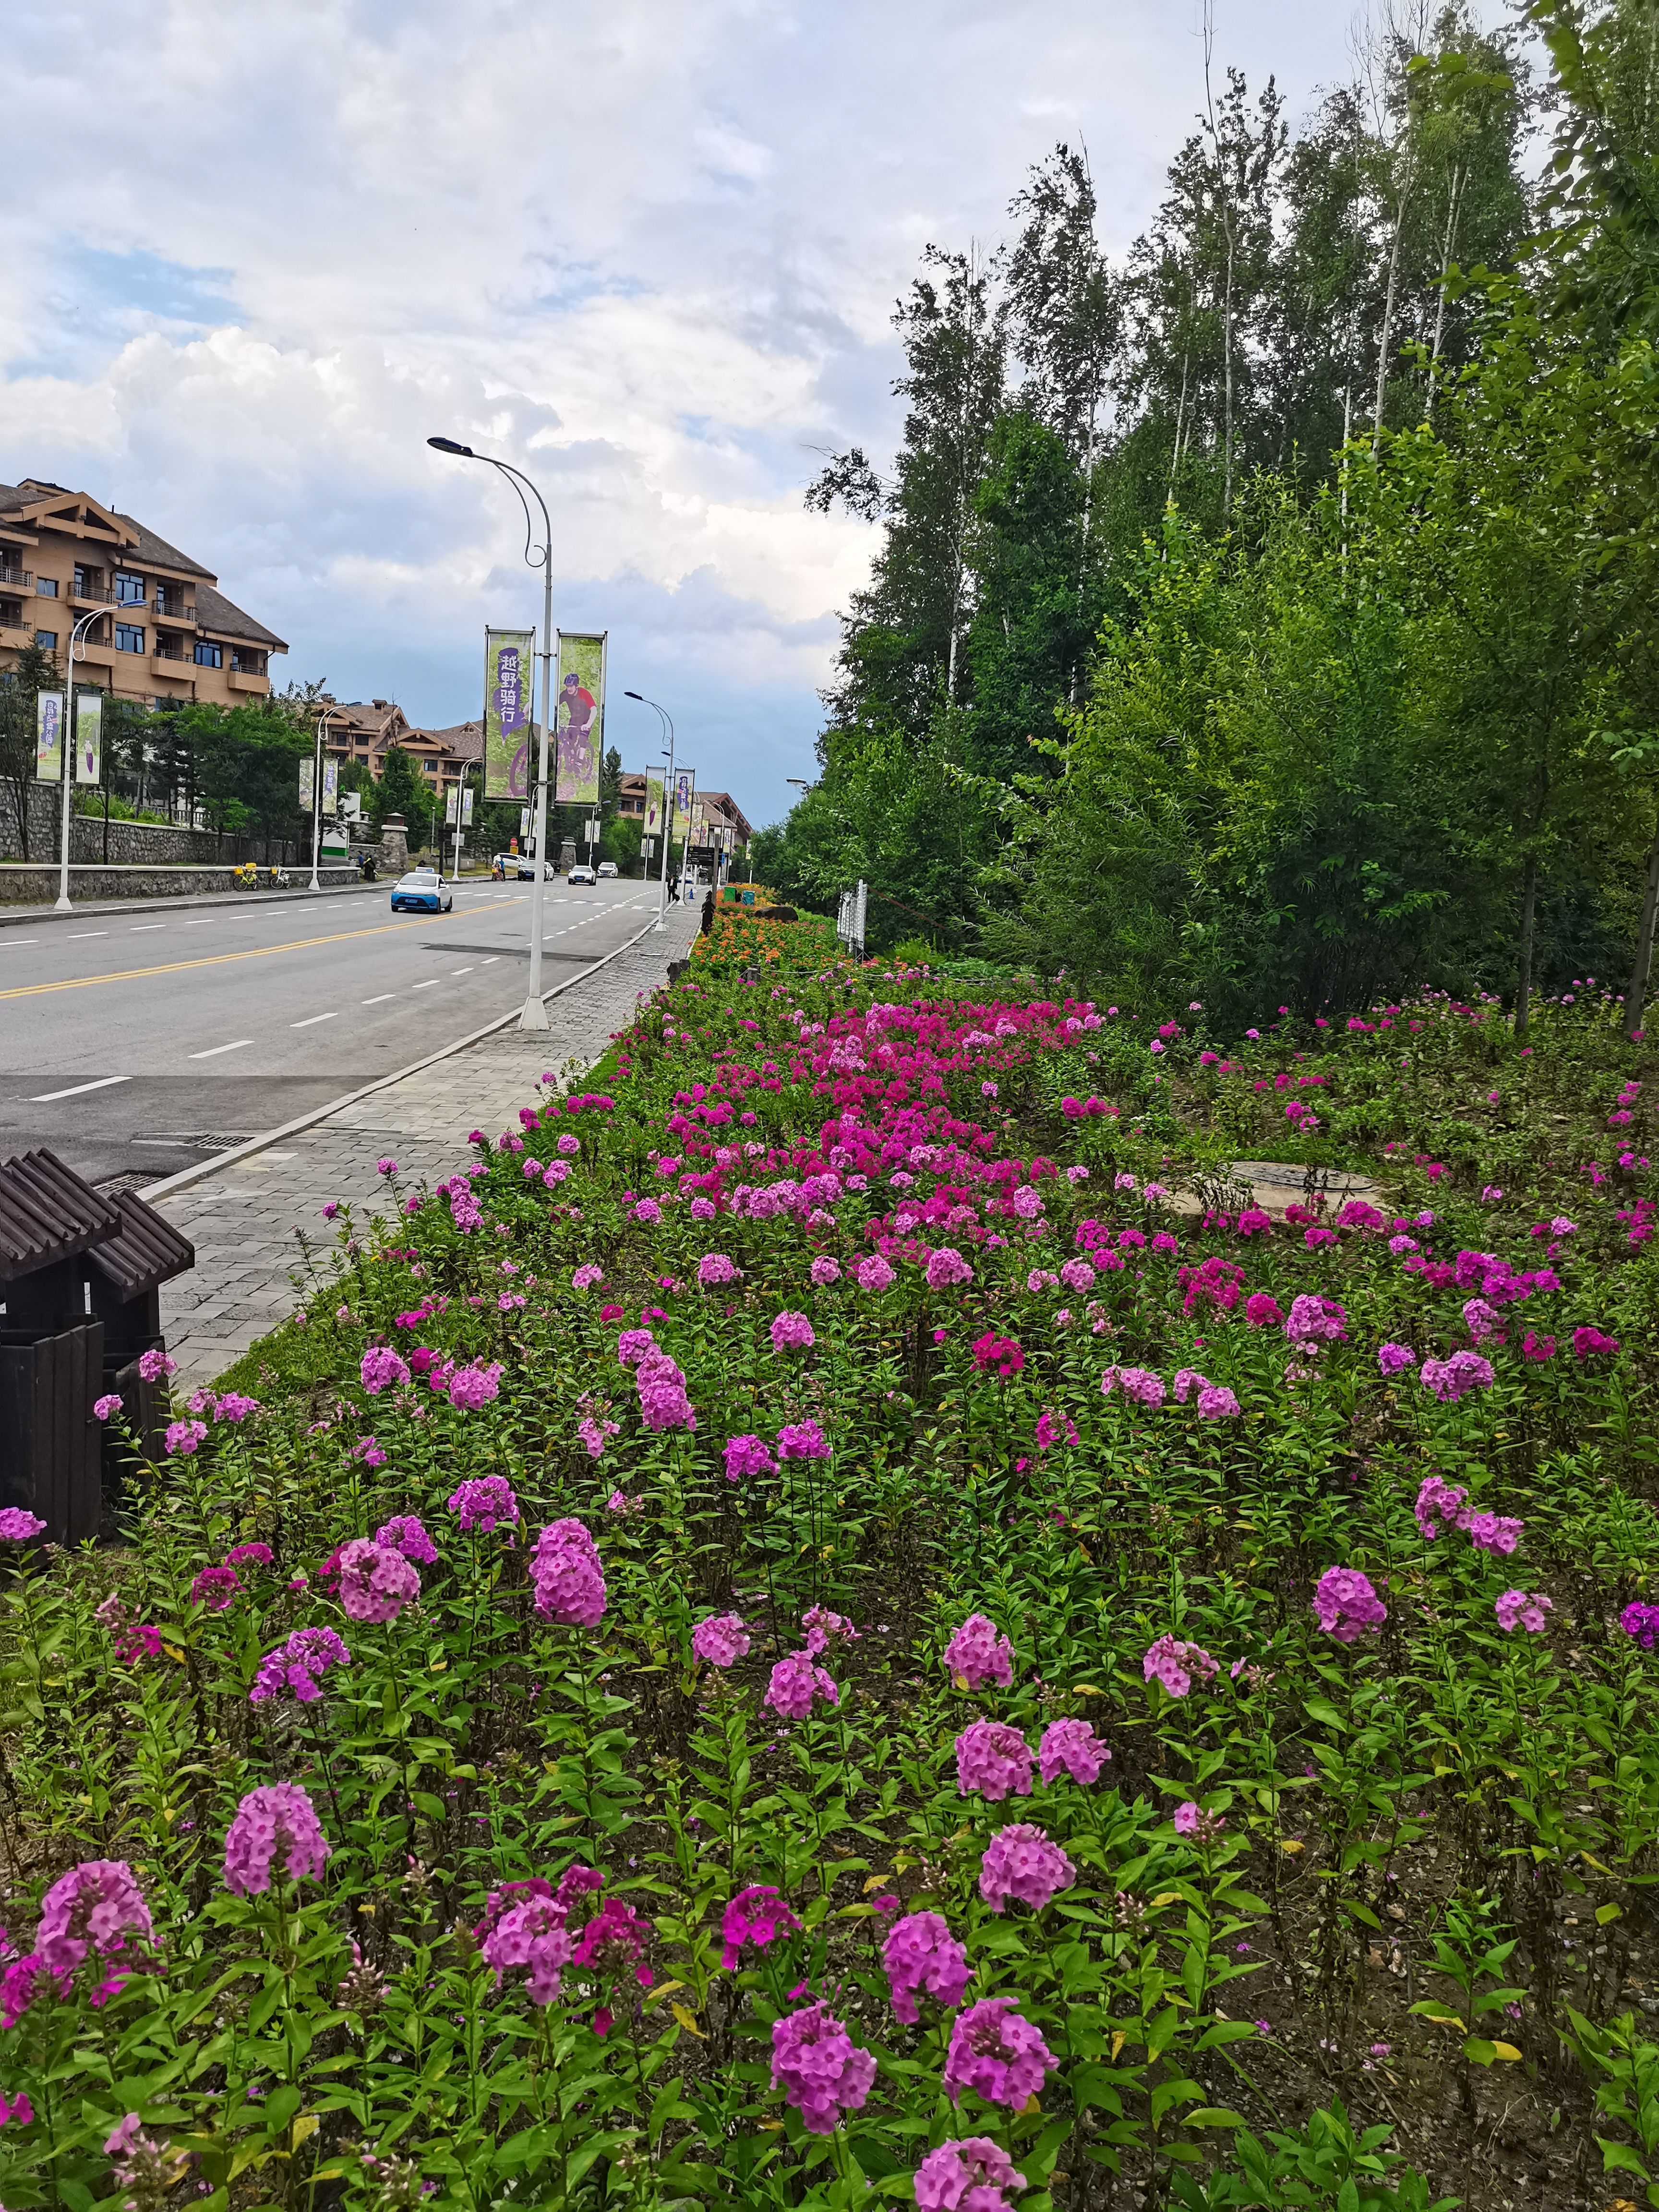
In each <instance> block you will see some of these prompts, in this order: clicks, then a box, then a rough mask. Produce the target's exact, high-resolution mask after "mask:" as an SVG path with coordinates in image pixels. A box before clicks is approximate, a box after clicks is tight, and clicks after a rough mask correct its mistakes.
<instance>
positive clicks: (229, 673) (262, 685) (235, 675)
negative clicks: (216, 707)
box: [225, 668, 270, 699]
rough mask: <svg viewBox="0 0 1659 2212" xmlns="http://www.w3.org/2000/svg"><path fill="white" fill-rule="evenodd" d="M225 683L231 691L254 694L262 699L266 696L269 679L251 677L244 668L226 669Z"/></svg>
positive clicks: (268, 690)
mask: <svg viewBox="0 0 1659 2212" xmlns="http://www.w3.org/2000/svg"><path fill="white" fill-rule="evenodd" d="M225 681H226V682H227V683H228V684H229V686H230V688H231V690H233V691H252V692H256V693H257V694H258V696H259V697H260V698H262V699H263V698H264V697H265V696H266V695H267V694H268V693H269V692H270V677H268V676H251V675H250V674H249V673H248V671H247V670H246V668H228V669H226V671H225Z"/></svg>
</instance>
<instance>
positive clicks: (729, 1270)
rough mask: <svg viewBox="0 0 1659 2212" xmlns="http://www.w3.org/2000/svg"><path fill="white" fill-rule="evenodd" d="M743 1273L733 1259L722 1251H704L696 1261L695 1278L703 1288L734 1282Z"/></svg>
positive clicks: (709, 1288) (713, 1287)
mask: <svg viewBox="0 0 1659 2212" xmlns="http://www.w3.org/2000/svg"><path fill="white" fill-rule="evenodd" d="M742 1273H743V1269H742V1268H741V1267H738V1264H737V1262H736V1261H735V1260H732V1259H729V1258H728V1257H727V1255H726V1254H725V1253H724V1252H705V1253H704V1254H703V1255H702V1259H701V1260H699V1261H698V1262H697V1280H698V1281H699V1282H700V1283H701V1284H702V1287H703V1288H704V1290H706V1291H708V1290H714V1289H715V1288H717V1287H718V1286H719V1285H722V1284H725V1283H735V1282H736V1281H738V1279H739V1277H740V1276H741V1275H742Z"/></svg>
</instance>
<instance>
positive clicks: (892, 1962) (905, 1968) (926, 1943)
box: [881, 1912, 974, 2027]
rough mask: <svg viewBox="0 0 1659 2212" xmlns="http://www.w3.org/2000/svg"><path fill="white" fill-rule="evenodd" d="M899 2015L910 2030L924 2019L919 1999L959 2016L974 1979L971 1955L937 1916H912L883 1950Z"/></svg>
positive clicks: (893, 1930)
mask: <svg viewBox="0 0 1659 2212" xmlns="http://www.w3.org/2000/svg"><path fill="white" fill-rule="evenodd" d="M881 1963H882V1965H883V1966H884V1967H885V1968H886V1970H887V1989H888V1994H889V1996H890V1997H891V1999H892V2002H893V2010H894V2012H895V2013H896V2015H897V2016H898V2018H899V2019H900V2020H902V2021H903V2022H904V2024H905V2026H906V2027H915V2024H916V2021H917V2020H918V2019H919V2018H920V2016H921V2015H920V2013H919V2010H918V2008H917V2004H916V1996H917V1993H918V1992H919V1991H920V1992H921V1995H922V1996H930V1997H932V1998H933V2001H934V2002H935V2003H937V2004H942V2005H945V2006H947V2007H949V2008H951V2009H952V2010H954V2009H955V2008H956V2007H957V2005H959V2004H960V2003H961V2002H962V1996H963V1990H965V1989H966V1988H967V1986H968V1984H969V1982H970V1981H972V1979H973V1978H974V1970H973V1968H972V1967H971V1966H969V1964H968V1954H967V1953H966V1952H965V1951H964V1950H963V1948H962V1946H961V1944H960V1943H958V1942H957V1940H956V1938H955V1936H952V1935H951V1930H950V1928H949V1926H948V1924H947V1923H946V1922H945V1920H944V1919H942V1918H941V1917H940V1916H939V1914H938V1913H937V1912H907V1913H906V1914H905V1915H904V1917H903V1918H902V1920H896V1921H895V1922H894V1923H893V1924H892V1926H891V1927H890V1929H888V1931H887V1935H886V1937H885V1939H884V1942H883V1943H882V1947H881Z"/></svg>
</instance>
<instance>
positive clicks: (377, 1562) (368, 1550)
mask: <svg viewBox="0 0 1659 2212" xmlns="http://www.w3.org/2000/svg"><path fill="white" fill-rule="evenodd" d="M419 1595H421V1577H420V1576H419V1575H418V1574H417V1573H416V1570H415V1567H414V1565H413V1563H412V1562H411V1561H410V1560H409V1559H405V1558H404V1555H403V1553H401V1552H395V1551H393V1550H392V1548H391V1547H390V1546H389V1545H385V1544H377V1543H376V1542H374V1540H373V1539H372V1538H371V1537H368V1536H355V1537H354V1538H353V1539H352V1541H350V1543H349V1544H347V1545H345V1546H343V1547H342V1549H341V1553H340V1603H341V1604H342V1606H343V1607H344V1608H345V1611H346V1613H347V1614H348V1615H349V1618H350V1619H351V1620H363V1621H375V1622H382V1623H383V1622H386V1621H392V1620H396V1619H397V1618H398V1614H399V1613H401V1612H402V1611H403V1609H404V1607H405V1606H406V1605H412V1604H413V1603H414V1601H416V1598H418V1597H419Z"/></svg>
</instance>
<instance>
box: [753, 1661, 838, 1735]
mask: <svg viewBox="0 0 1659 2212" xmlns="http://www.w3.org/2000/svg"><path fill="white" fill-rule="evenodd" d="M815 1697H819V1698H822V1699H823V1702H824V1703H825V1705H839V1704H840V1703H841V1692H840V1691H839V1690H838V1689H837V1688H836V1685H835V1683H834V1681H833V1680H831V1679H830V1677H829V1675H828V1674H825V1672H824V1670H823V1668H822V1667H819V1666H817V1665H815V1664H814V1663H813V1659H812V1655H811V1652H810V1651H790V1652H787V1653H786V1654H785V1655H784V1656H783V1657H782V1658H781V1659H780V1660H779V1662H778V1663H777V1665H776V1666H775V1668H773V1669H772V1678H771V1680H770V1681H769V1683H768V1685H767V1690H766V1695H765V1696H764V1697H763V1699H762V1700H761V1703H762V1704H763V1705H770V1706H771V1708H772V1710H773V1711H774V1712H775V1713H777V1714H778V1715H779V1716H780V1717H781V1718H782V1719H784V1720H787V1721H804V1720H805V1719H807V1718H808V1717H809V1716H810V1715H811V1711H812V1700H813V1699H814V1698H815Z"/></svg>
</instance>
